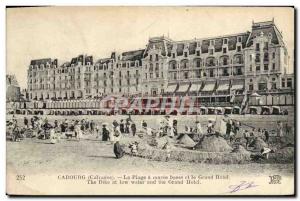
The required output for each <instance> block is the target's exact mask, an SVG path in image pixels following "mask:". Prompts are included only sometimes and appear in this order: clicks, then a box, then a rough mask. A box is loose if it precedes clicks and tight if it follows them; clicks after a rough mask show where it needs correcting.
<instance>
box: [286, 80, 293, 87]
mask: <svg viewBox="0 0 300 201" xmlns="http://www.w3.org/2000/svg"><path fill="white" fill-rule="evenodd" d="M286 86H287V87H290V88H292V78H288V79H287V84H286Z"/></svg>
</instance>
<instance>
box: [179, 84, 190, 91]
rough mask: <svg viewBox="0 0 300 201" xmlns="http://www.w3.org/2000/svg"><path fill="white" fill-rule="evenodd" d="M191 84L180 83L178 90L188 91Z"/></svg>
mask: <svg viewBox="0 0 300 201" xmlns="http://www.w3.org/2000/svg"><path fill="white" fill-rule="evenodd" d="M189 86H190V85H189V84H179V88H178V90H177V92H187V90H188V88H189Z"/></svg>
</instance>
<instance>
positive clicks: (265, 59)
mask: <svg viewBox="0 0 300 201" xmlns="http://www.w3.org/2000/svg"><path fill="white" fill-rule="evenodd" d="M264 61H269V53H267V52H266V53H264Z"/></svg>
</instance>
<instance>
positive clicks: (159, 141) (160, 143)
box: [147, 136, 175, 149]
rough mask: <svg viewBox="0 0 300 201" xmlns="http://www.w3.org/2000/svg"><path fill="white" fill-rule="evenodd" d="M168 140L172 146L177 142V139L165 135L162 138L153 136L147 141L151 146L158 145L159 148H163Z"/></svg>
mask: <svg viewBox="0 0 300 201" xmlns="http://www.w3.org/2000/svg"><path fill="white" fill-rule="evenodd" d="M167 142H169V144H170V146H171V147H173V146H174V144H175V140H174V139H173V138H170V137H168V136H164V137H160V138H151V139H149V140H148V141H147V143H148V144H149V145H150V146H151V147H156V148H158V149H162V148H163V147H164V146H165V144H166V143H167Z"/></svg>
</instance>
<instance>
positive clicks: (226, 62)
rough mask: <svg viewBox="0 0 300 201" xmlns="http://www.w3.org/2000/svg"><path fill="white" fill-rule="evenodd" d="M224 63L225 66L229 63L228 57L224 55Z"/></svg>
mask: <svg viewBox="0 0 300 201" xmlns="http://www.w3.org/2000/svg"><path fill="white" fill-rule="evenodd" d="M223 65H224V66H226V65H228V59H227V58H226V57H224V59H223Z"/></svg>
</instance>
